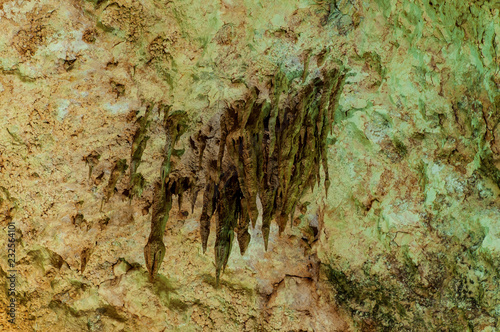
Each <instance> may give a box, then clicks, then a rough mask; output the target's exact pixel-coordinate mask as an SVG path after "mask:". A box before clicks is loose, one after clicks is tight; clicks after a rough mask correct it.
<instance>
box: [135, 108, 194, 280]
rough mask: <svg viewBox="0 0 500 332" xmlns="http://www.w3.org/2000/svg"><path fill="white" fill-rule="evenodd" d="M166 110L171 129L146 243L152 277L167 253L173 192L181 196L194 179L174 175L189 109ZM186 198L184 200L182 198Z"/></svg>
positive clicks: (145, 249)
mask: <svg viewBox="0 0 500 332" xmlns="http://www.w3.org/2000/svg"><path fill="white" fill-rule="evenodd" d="M167 111H168V109H166V111H165V130H166V133H167V137H166V143H165V148H164V150H163V162H162V166H161V170H160V177H159V180H158V181H157V182H156V183H155V192H154V197H153V213H152V216H151V233H150V235H149V238H148V242H147V243H146V246H145V247H144V258H145V260H146V267H147V269H148V272H149V278H150V280H151V281H153V280H154V278H155V276H156V274H157V273H158V270H159V268H160V265H161V263H162V261H163V257H164V256H165V244H164V243H163V234H164V232H165V226H166V224H167V221H168V215H169V212H170V210H171V208H172V196H173V195H177V196H178V198H179V197H181V196H182V194H183V193H184V192H185V191H186V190H187V189H189V187H190V186H191V185H192V183H191V181H190V179H187V178H185V177H178V176H175V175H174V176H173V175H171V169H170V167H171V160H170V159H171V157H172V154H173V151H174V146H175V144H176V142H177V140H178V139H179V137H180V136H181V135H182V134H183V133H184V131H185V130H186V128H187V115H186V113H185V112H181V111H177V112H174V113H172V114H171V115H168V113H167ZM180 201H182V200H180Z"/></svg>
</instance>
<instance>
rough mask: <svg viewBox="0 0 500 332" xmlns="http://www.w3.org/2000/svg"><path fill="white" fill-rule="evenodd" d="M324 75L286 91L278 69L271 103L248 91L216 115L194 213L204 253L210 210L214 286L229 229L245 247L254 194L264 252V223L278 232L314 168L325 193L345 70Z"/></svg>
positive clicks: (315, 179) (310, 181)
mask: <svg viewBox="0 0 500 332" xmlns="http://www.w3.org/2000/svg"><path fill="white" fill-rule="evenodd" d="M323 74H324V75H323V79H321V78H316V79H314V80H312V81H311V83H310V84H308V85H306V86H304V87H303V88H301V89H299V90H298V91H297V92H296V93H290V92H289V88H290V86H289V84H290V82H289V81H288V79H287V78H286V76H285V75H284V74H282V73H279V74H278V75H276V77H275V78H274V79H273V81H272V85H273V87H272V92H273V95H272V96H271V100H270V101H269V100H268V99H260V98H259V91H258V90H257V89H256V88H254V89H252V90H251V92H250V94H249V97H248V98H247V99H246V100H245V101H242V102H240V103H236V105H233V106H231V107H228V108H227V109H226V110H225V112H224V114H222V115H221V118H220V140H219V152H218V156H217V161H216V162H214V160H210V158H208V161H207V164H206V165H204V166H203V168H204V170H205V173H206V176H205V179H206V185H205V191H204V195H203V210H202V215H201V217H200V234H201V238H202V246H203V251H204V252H205V251H206V249H207V243H208V236H209V234H210V220H211V218H212V216H213V215H214V214H215V213H216V223H217V227H216V232H217V234H216V241H215V262H216V277H217V283H218V282H219V277H220V274H221V272H223V270H224V268H225V266H226V264H227V261H228V258H229V254H230V252H231V247H232V244H233V240H234V236H235V233H236V237H237V239H238V243H239V247H240V252H241V254H244V253H245V251H246V249H247V247H248V244H249V242H250V233H249V231H248V229H249V226H250V223H252V226H253V227H255V223H256V220H257V217H258V214H259V212H258V209H257V196H259V198H260V200H261V203H262V233H263V237H264V246H265V249H266V250H267V246H268V240H269V231H270V225H271V221H272V220H276V221H277V224H278V226H279V233H280V234H281V233H282V232H283V230H284V229H285V226H286V223H287V220H288V218H289V217H290V218H292V217H293V211H294V210H295V207H296V205H297V203H298V201H299V199H300V198H301V197H302V196H303V194H304V192H305V191H306V190H307V189H308V188H313V187H314V185H315V184H316V183H318V184H319V182H320V178H321V175H320V165H323V169H324V178H325V190H327V191H328V187H329V184H330V181H329V176H328V164H327V151H326V149H327V137H328V134H329V133H330V132H331V129H332V122H333V115H334V112H335V109H336V107H337V105H338V100H339V97H340V93H341V91H342V88H343V84H344V80H345V74H344V72H343V71H342V70H339V69H336V70H332V71H329V72H326V73H323ZM198 141H199V140H198ZM202 148H203V146H202ZM201 160H203V150H201V151H200V161H201Z"/></svg>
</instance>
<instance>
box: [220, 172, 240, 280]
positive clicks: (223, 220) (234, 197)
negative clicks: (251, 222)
mask: <svg viewBox="0 0 500 332" xmlns="http://www.w3.org/2000/svg"><path fill="white" fill-rule="evenodd" d="M222 176H223V177H222V179H221V186H220V200H219V206H218V215H217V233H216V238H215V266H216V280H217V286H218V285H219V278H220V274H221V272H223V271H224V269H225V267H226V265H227V261H228V259H229V255H230V253H231V248H232V245H233V239H234V230H235V228H236V227H237V225H238V219H239V218H240V215H241V205H240V202H241V191H240V187H239V184H238V175H237V173H236V170H235V169H234V168H231V169H229V170H227V171H226V172H225V174H223V175H222Z"/></svg>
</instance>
